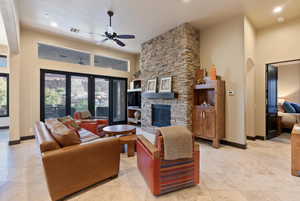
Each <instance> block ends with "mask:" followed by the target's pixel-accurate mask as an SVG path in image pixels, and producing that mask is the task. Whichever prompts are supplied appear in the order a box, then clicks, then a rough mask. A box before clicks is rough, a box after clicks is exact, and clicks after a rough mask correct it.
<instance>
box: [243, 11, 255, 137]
mask: <svg viewBox="0 0 300 201" xmlns="http://www.w3.org/2000/svg"><path fill="white" fill-rule="evenodd" d="M255 43H256V33H255V29H254V27H253V25H252V24H251V22H250V21H249V20H248V18H247V17H245V18H244V44H245V45H244V46H245V68H246V99H245V104H246V119H245V121H246V123H245V124H246V135H247V136H251V137H255V136H256V134H255V63H256V61H255Z"/></svg>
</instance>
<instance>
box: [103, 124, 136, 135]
mask: <svg viewBox="0 0 300 201" xmlns="http://www.w3.org/2000/svg"><path fill="white" fill-rule="evenodd" d="M135 129H136V127H135V126H131V125H114V126H106V127H104V128H103V131H104V132H108V133H124V132H131V131H133V130H135Z"/></svg>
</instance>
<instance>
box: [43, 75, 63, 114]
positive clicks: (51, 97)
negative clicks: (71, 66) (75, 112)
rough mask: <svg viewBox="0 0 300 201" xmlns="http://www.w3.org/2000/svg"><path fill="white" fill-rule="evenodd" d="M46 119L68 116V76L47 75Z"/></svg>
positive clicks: (45, 78) (45, 91)
mask: <svg viewBox="0 0 300 201" xmlns="http://www.w3.org/2000/svg"><path fill="white" fill-rule="evenodd" d="M44 80H45V87H44V94H45V99H44V100H45V108H44V114H45V119H48V118H56V117H63V116H66V114H67V113H66V75H61V74H55V73H46V74H45V77H44Z"/></svg>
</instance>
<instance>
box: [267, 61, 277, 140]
mask: <svg viewBox="0 0 300 201" xmlns="http://www.w3.org/2000/svg"><path fill="white" fill-rule="evenodd" d="M266 80H267V82H266V85H267V86H266V96H267V97H266V131H267V135H266V136H267V139H271V138H274V137H277V136H278V135H279V134H280V131H279V126H278V106H277V99H278V89H277V83H278V68H277V67H275V66H273V65H271V64H269V65H267V69H266Z"/></svg>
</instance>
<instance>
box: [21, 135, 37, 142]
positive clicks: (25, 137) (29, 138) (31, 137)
mask: <svg viewBox="0 0 300 201" xmlns="http://www.w3.org/2000/svg"><path fill="white" fill-rule="evenodd" d="M32 139H35V136H34V135H29V136H22V137H21V138H20V140H21V141H24V140H32Z"/></svg>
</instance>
